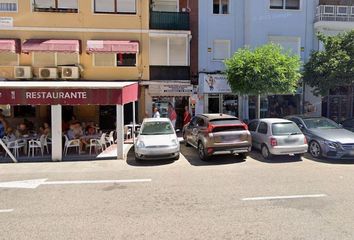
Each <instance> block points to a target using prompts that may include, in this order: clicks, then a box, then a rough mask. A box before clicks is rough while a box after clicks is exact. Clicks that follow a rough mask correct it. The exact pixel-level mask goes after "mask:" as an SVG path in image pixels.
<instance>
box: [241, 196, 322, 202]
mask: <svg viewBox="0 0 354 240" xmlns="http://www.w3.org/2000/svg"><path fill="white" fill-rule="evenodd" d="M321 197H327V195H326V194H312V195H292V196H273V197H252V198H242V199H241V200H242V201H261V200H281V199H296V198H321Z"/></svg>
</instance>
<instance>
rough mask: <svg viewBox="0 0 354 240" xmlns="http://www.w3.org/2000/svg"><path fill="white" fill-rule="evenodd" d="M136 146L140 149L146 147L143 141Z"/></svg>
mask: <svg viewBox="0 0 354 240" xmlns="http://www.w3.org/2000/svg"><path fill="white" fill-rule="evenodd" d="M136 146H137V147H138V148H144V147H145V144H144V142H143V141H138V142H137V143H136Z"/></svg>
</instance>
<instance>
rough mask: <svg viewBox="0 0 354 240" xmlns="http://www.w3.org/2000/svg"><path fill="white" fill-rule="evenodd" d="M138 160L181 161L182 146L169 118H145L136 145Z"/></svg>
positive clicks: (136, 157)
mask: <svg viewBox="0 0 354 240" xmlns="http://www.w3.org/2000/svg"><path fill="white" fill-rule="evenodd" d="M134 149H135V159H136V160H158V159H175V160H177V159H179V153H180V144H179V141H178V138H177V135H176V131H175V129H174V128H173V126H172V123H171V121H170V119H168V118H145V119H144V121H143V123H142V124H141V128H140V131H139V135H138V137H137V140H136V142H135V145H134Z"/></svg>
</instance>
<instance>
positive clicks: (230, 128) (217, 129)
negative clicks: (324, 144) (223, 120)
mask: <svg viewBox="0 0 354 240" xmlns="http://www.w3.org/2000/svg"><path fill="white" fill-rule="evenodd" d="M244 130H246V129H245V127H244V126H225V127H224V126H221V127H215V128H213V132H226V131H227V132H230V131H244Z"/></svg>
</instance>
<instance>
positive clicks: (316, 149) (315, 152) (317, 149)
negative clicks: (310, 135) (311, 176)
mask: <svg viewBox="0 0 354 240" xmlns="http://www.w3.org/2000/svg"><path fill="white" fill-rule="evenodd" d="M309 152H310V154H311V156H312V157H314V158H320V157H322V150H321V146H320V144H319V143H318V142H316V141H311V142H310V144H309Z"/></svg>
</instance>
